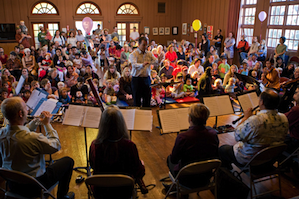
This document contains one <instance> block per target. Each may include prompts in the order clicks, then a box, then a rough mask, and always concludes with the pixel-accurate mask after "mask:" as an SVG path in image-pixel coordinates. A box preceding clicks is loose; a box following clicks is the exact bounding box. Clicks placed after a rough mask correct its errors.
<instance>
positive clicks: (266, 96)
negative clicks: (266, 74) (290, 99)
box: [260, 89, 280, 110]
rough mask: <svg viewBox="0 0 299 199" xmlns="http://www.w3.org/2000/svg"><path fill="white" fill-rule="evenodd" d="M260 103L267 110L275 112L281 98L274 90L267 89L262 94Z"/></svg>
mask: <svg viewBox="0 0 299 199" xmlns="http://www.w3.org/2000/svg"><path fill="white" fill-rule="evenodd" d="M260 101H262V104H263V106H264V107H265V108H266V109H269V110H275V109H277V108H278V105H279V102H280V97H279V95H278V93H277V92H276V91H274V90H273V89H266V90H265V91H264V92H262V93H261V95H260Z"/></svg>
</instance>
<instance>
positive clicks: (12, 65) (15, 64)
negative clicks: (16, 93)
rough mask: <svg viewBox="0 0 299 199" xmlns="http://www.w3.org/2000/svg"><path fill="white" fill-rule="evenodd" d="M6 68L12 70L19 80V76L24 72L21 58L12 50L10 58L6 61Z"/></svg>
mask: <svg viewBox="0 0 299 199" xmlns="http://www.w3.org/2000/svg"><path fill="white" fill-rule="evenodd" d="M6 68H7V69H8V70H9V71H10V73H11V74H12V75H13V76H14V77H15V78H16V80H17V81H19V78H20V76H21V73H22V68H23V65H22V64H21V62H20V60H19V59H17V54H16V53H15V52H14V51H12V52H10V54H9V59H8V60H7V62H6Z"/></svg>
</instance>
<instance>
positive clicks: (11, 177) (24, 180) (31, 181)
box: [0, 168, 58, 199]
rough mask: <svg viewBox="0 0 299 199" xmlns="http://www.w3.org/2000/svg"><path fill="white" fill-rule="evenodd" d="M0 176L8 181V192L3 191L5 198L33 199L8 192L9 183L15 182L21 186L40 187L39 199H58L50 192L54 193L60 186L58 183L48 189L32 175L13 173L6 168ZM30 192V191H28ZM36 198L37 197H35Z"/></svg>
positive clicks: (1, 169) (0, 172)
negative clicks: (57, 186) (49, 198)
mask: <svg viewBox="0 0 299 199" xmlns="http://www.w3.org/2000/svg"><path fill="white" fill-rule="evenodd" d="M0 176H1V177H2V178H3V179H4V180H6V190H3V191H4V192H5V198H16V199H32V198H28V197H24V196H21V195H19V194H17V193H14V192H12V191H9V190H8V181H10V182H15V183H19V184H24V185H32V186H38V187H40V196H39V197H38V198H41V199H44V198H48V196H50V197H51V198H53V199H56V198H55V197H54V196H53V195H52V194H51V193H50V191H52V190H53V189H54V188H55V186H56V185H57V184H58V183H56V184H55V185H53V186H52V187H51V188H49V189H46V188H45V187H44V186H43V185H42V184H41V183H40V182H38V181H37V180H36V179H35V178H33V177H32V176H30V175H27V174H25V173H22V172H19V171H13V170H8V169H4V168H0ZM28 191H30V190H28ZM34 198H36V197H34Z"/></svg>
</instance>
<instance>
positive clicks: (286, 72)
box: [281, 63, 295, 79]
mask: <svg viewBox="0 0 299 199" xmlns="http://www.w3.org/2000/svg"><path fill="white" fill-rule="evenodd" d="M294 69H295V66H294V64H293V63H290V64H289V65H288V66H287V67H285V68H284V69H283V71H282V74H281V77H286V78H289V79H293V77H294Z"/></svg>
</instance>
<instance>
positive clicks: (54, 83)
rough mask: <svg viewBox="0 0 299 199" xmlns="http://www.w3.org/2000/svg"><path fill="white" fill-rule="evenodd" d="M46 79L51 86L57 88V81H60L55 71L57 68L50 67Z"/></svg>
mask: <svg viewBox="0 0 299 199" xmlns="http://www.w3.org/2000/svg"><path fill="white" fill-rule="evenodd" d="M47 79H48V80H49V81H50V83H51V87H55V88H57V83H58V82H59V81H60V79H59V77H58V73H57V68H51V70H50V71H49V73H48V77H47Z"/></svg>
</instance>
